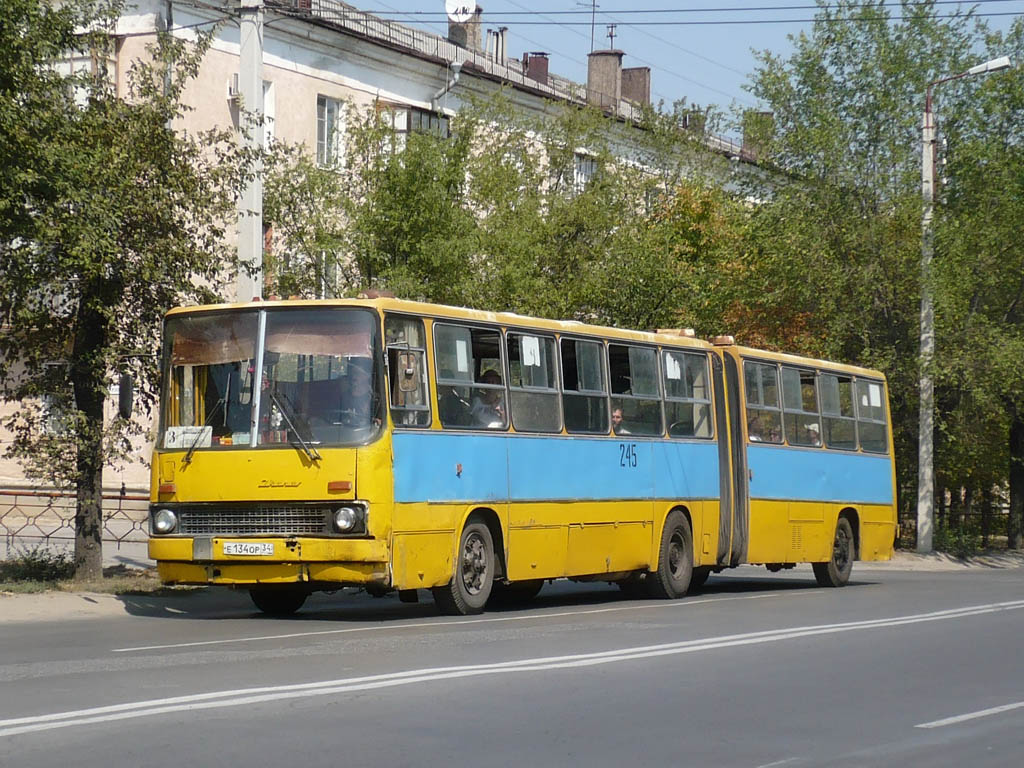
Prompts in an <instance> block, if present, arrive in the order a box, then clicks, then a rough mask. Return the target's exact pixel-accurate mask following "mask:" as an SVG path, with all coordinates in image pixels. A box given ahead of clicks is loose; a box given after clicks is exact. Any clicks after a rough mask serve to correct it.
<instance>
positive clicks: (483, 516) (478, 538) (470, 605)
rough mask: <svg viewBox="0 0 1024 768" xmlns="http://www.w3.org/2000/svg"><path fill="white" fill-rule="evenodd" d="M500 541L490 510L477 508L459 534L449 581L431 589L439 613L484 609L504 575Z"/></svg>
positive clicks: (463, 612)
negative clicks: (499, 579) (496, 580)
mask: <svg viewBox="0 0 1024 768" xmlns="http://www.w3.org/2000/svg"><path fill="white" fill-rule="evenodd" d="M495 534H497V536H498V538H497V539H496V538H495ZM501 541H502V538H501V524H500V522H499V521H498V516H497V514H496V513H495V512H494V510H491V509H487V508H480V509H475V510H473V511H472V513H471V514H469V516H468V517H467V518H466V519H465V522H464V523H463V526H462V529H461V531H460V533H459V543H458V547H457V549H456V551H455V560H454V563H453V569H452V578H451V580H450V581H449V582H448V584H446V585H444V586H441V587H434V588H433V589H432V590H431V592H432V593H433V596H434V602H435V603H437V607H438V609H439V610H440V611H441V612H442V613H445V614H448V615H452V616H467V615H470V614H476V613H481V612H482V611H483V610H484V606H485V605H487V599H488V598H489V597H490V595H491V589H492V588H493V586H494V581H495V579H496V578H498V577H499V576H498V574H499V573H503V572H504V563H503V556H502V552H503V548H502V546H501V543H500V542H501Z"/></svg>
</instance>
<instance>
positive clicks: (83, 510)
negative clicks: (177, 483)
mask: <svg viewBox="0 0 1024 768" xmlns="http://www.w3.org/2000/svg"><path fill="white" fill-rule="evenodd" d="M119 10H120V9H119V5H118V4H117V3H110V4H96V3H92V2H86V1H85V0H71V1H70V2H67V3H60V4H52V3H49V2H46V0H12V2H9V3H7V4H6V5H5V15H4V23H3V25H2V26H0V73H2V74H0V115H2V117H0V148H2V149H0V152H2V153H3V154H2V157H0V167H2V170H0V173H2V174H3V186H2V188H0V322H2V324H3V331H2V332H0V397H2V398H3V399H5V400H8V401H14V402H17V403H18V408H17V410H16V411H15V412H14V414H13V415H12V416H11V417H10V418H9V419H7V421H6V423H5V424H4V426H5V427H6V428H7V429H9V430H10V431H11V432H12V433H13V435H14V437H13V441H12V444H11V446H10V448H9V450H8V453H9V455H11V456H14V457H16V458H18V459H21V460H22V461H23V462H24V464H25V466H26V470H27V472H28V474H29V475H30V476H34V477H39V478H46V479H48V480H50V481H51V482H53V483H55V484H58V485H59V486H62V487H72V488H74V489H75V490H76V493H77V508H76V515H75V574H76V578H79V579H90V578H96V577H98V576H99V575H100V574H101V569H102V551H101V541H102V539H101V534H102V527H103V520H102V487H103V482H102V481H103V468H104V465H105V464H106V463H108V462H109V461H112V460H114V459H116V458H119V457H122V456H124V455H125V454H126V452H127V451H128V450H129V448H130V446H129V442H128V438H129V437H130V436H131V435H133V434H137V433H138V432H139V431H140V427H139V425H138V423H137V422H135V421H134V420H132V419H121V418H113V419H111V418H108V417H107V416H106V415H105V413H104V403H105V401H106V396H107V393H108V389H109V383H110V382H111V380H112V379H115V378H116V376H117V374H118V373H125V372H131V373H133V374H134V376H135V378H136V379H137V380H138V382H139V384H140V386H139V393H140V399H139V402H138V409H139V410H140V411H146V412H151V406H152V404H153V401H154V399H155V387H156V363H155V354H154V353H155V352H156V350H157V348H158V335H159V329H160V322H161V316H162V313H163V312H164V311H165V310H166V309H168V308H170V307H171V306H174V305H175V304H179V303H182V302H186V301H193V302H194V301H209V300H211V299H212V298H214V296H215V294H214V289H215V288H216V287H217V285H218V284H219V281H220V280H222V279H224V278H225V276H226V275H229V274H230V269H229V265H230V263H231V260H230V257H229V253H228V251H227V250H226V247H225V234H226V233H227V231H228V227H230V226H233V224H234V222H235V216H236V214H235V207H234V201H235V196H236V190H237V189H238V188H239V186H240V183H241V180H242V177H243V175H244V173H245V172H246V168H247V167H248V166H247V158H246V156H245V154H244V152H243V151H241V150H239V149H238V148H237V147H236V144H235V143H234V141H233V139H232V137H230V136H227V135H223V134H216V133H209V134H202V135H196V134H183V133H179V132H175V131H174V130H173V128H172V125H173V123H174V121H175V120H176V119H177V118H179V117H181V115H182V114H183V111H184V108H183V107H182V106H181V103H180V96H181V93H182V89H183V88H184V85H185V83H186V82H187V80H188V79H189V78H190V77H192V76H193V75H194V74H195V73H196V71H197V68H198V66H199V62H200V60H201V57H202V55H203V53H204V51H205V48H206V45H207V41H208V39H209V38H208V37H204V38H201V40H200V43H199V44H198V45H187V44H185V43H183V42H181V41H179V40H175V39H173V38H172V37H170V36H167V35H161V36H159V38H158V39H157V41H156V43H155V45H154V46H153V47H152V49H151V54H152V58H151V59H149V60H146V61H139V62H136V63H135V64H134V65H133V66H132V68H131V71H130V73H129V76H128V81H129V94H128V96H127V98H120V97H119V96H118V94H117V93H116V90H115V87H114V85H113V83H112V82H111V80H110V79H109V78H108V77H107V73H105V72H103V71H102V69H101V71H99V72H97V73H96V74H90V73H79V74H73V75H69V74H62V71H63V70H62V69H61V68H60V66H59V62H60V60H61V59H62V58H63V57H66V56H68V55H70V54H78V55H84V56H92V57H94V59H95V60H97V61H100V62H102V61H104V60H105V54H107V53H108V51H109V46H110V45H111V43H112V41H111V39H110V38H109V37H108V36H107V35H106V34H105V30H106V29H107V28H108V26H109V25H110V24H111V23H112V22H113V20H114V19H116V18H117V15H118V12H119ZM83 29H84V30H91V31H88V32H85V33H81V32H80V30H83Z"/></svg>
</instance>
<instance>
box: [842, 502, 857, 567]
mask: <svg viewBox="0 0 1024 768" xmlns="http://www.w3.org/2000/svg"><path fill="white" fill-rule="evenodd" d="M839 517H845V518H846V519H847V521H849V523H850V528H852V529H853V553H852V556H853V559H854V560H860V515H859V514H858V513H857V510H856V509H854V508H853V507H846V508H845V509H843V510H842V511H841V512H840V513H839Z"/></svg>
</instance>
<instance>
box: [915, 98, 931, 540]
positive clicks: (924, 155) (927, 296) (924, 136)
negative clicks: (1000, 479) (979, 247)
mask: <svg viewBox="0 0 1024 768" xmlns="http://www.w3.org/2000/svg"><path fill="white" fill-rule="evenodd" d="M921 200H922V202H923V207H924V211H923V213H922V215H921V357H920V363H921V374H920V378H919V380H918V387H919V391H920V397H919V399H920V411H919V414H920V415H919V419H920V423H919V425H918V453H917V551H918V552H931V551H932V521H933V520H934V518H935V442H934V430H935V383H934V380H933V378H932V371H931V368H932V362H933V361H934V359H935V306H934V302H933V299H932V284H931V279H932V278H931V272H932V256H933V255H934V253H935V241H934V231H933V229H932V218H933V217H934V214H935V115H934V114H933V113H932V86H931V84H929V85H928V92H927V95H926V96H925V101H924V120H923V122H922V123H921Z"/></svg>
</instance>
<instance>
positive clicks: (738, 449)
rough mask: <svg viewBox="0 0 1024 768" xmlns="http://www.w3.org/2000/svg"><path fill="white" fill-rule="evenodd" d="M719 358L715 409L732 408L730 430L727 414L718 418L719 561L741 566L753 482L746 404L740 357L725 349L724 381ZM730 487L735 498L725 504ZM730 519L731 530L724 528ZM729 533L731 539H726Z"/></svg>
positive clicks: (746, 539) (722, 411)
mask: <svg viewBox="0 0 1024 768" xmlns="http://www.w3.org/2000/svg"><path fill="white" fill-rule="evenodd" d="M713 359H714V361H715V409H716V412H717V413H721V414H724V412H725V411H726V409H728V413H729V419H728V429H726V428H725V426H724V422H725V418H724V416H719V417H718V426H719V435H720V439H719V441H718V451H719V459H720V470H719V482H720V487H721V488H722V498H723V507H722V509H723V512H722V516H721V518H720V521H721V522H720V523H719V536H720V538H719V544H718V564H719V565H739V564H740V563H744V562H746V559H747V545H748V540H749V531H750V493H749V489H750V485H749V478H748V476H747V454H746V449H745V446H744V444H743V404H742V403H741V401H740V375H739V366H738V365H737V363H736V358H735V357H733V356H732V355H730V354H729V353H728V352H725V351H723V353H722V361H724V365H725V375H724V379H725V381H724V382H723V380H722V379H723V375H722V362H720V361H719V358H718V357H717V355H716V356H714V358H713ZM726 488H728V492H729V495H728V498H729V500H730V501H731V504H730V505H729V507H728V509H727V508H726V507H725V503H724V502H725V498H726ZM727 519H728V523H729V526H728V530H723V528H724V527H725V522H724V521H726V520H727ZM723 536H727V538H724V539H723V538H722V537H723Z"/></svg>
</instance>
